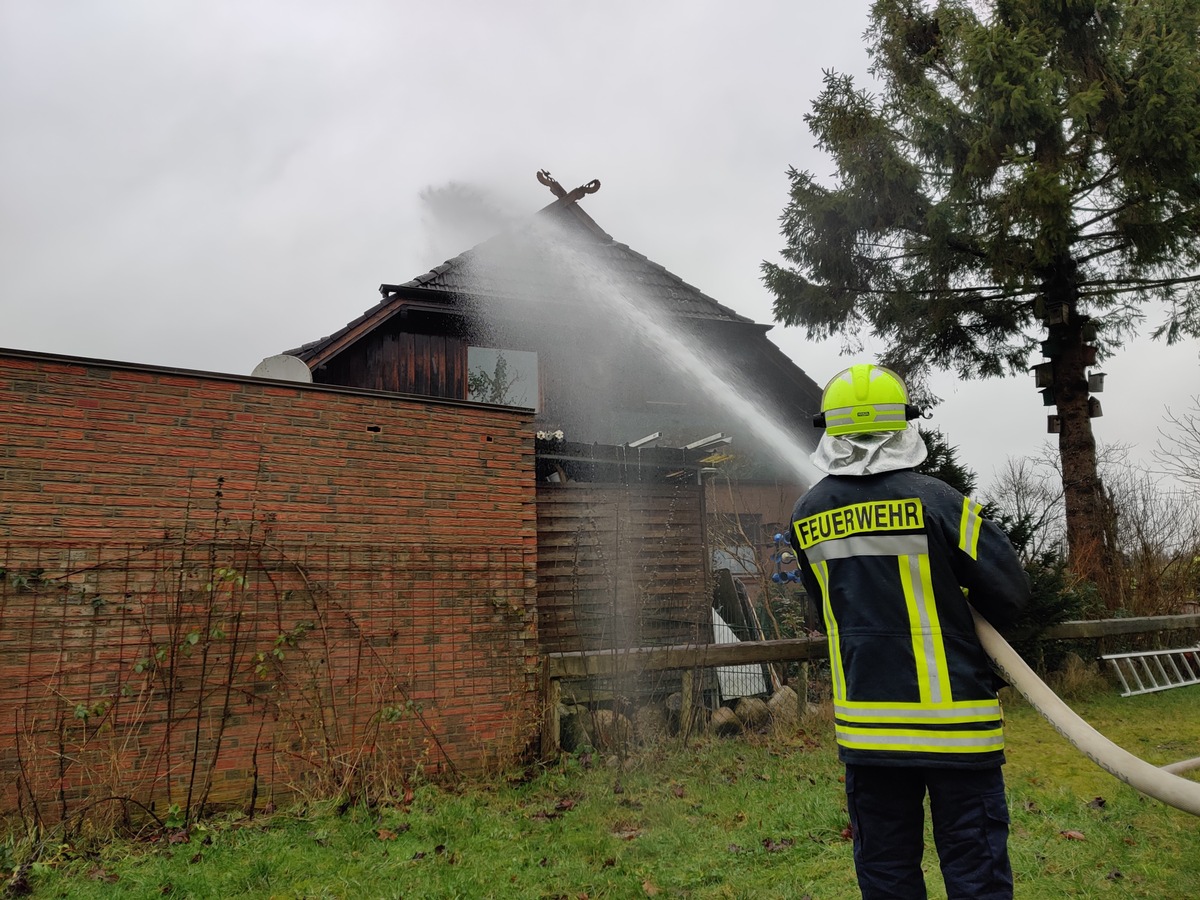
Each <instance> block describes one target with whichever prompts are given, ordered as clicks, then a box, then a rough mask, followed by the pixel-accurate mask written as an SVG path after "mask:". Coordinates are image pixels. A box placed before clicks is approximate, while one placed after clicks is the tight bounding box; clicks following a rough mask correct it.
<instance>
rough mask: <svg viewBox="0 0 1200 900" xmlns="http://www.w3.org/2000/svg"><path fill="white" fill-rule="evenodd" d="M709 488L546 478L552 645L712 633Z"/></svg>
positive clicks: (540, 511)
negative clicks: (705, 491) (705, 520)
mask: <svg viewBox="0 0 1200 900" xmlns="http://www.w3.org/2000/svg"><path fill="white" fill-rule="evenodd" d="M702 515H703V507H702V497H701V494H700V489H699V487H698V486H697V485H696V484H695V483H694V482H692V483H688V484H632V485H601V484H585V483H568V484H563V485H546V484H543V485H539V487H538V491H537V532H538V566H537V591H538V642H539V645H540V647H541V650H542V652H543V653H551V652H557V651H570V650H599V649H610V648H618V649H620V648H627V647H648V646H663V645H671V644H687V643H694V642H696V641H700V640H705V641H707V640H708V639H709V636H710V633H711V625H712V618H711V617H712V613H711V612H710V607H711V605H712V603H711V598H710V596H709V586H708V582H707V577H706V573H705V568H706V567H705V560H704V552H705V551H704V546H703V543H704V537H703V528H702V527H701V522H702Z"/></svg>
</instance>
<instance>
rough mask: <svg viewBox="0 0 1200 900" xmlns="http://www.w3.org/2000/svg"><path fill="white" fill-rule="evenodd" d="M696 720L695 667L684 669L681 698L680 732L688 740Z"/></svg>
mask: <svg viewBox="0 0 1200 900" xmlns="http://www.w3.org/2000/svg"><path fill="white" fill-rule="evenodd" d="M695 722H696V680H695V670H694V669H684V671H683V681H682V684H681V686H680V698H679V733H680V734H682V735H683V739H684V740H687V739H688V737H690V736H691V734H692V726H693V725H694V724H695Z"/></svg>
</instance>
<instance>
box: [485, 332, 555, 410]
mask: <svg viewBox="0 0 1200 900" xmlns="http://www.w3.org/2000/svg"><path fill="white" fill-rule="evenodd" d="M467 399H468V400H476V401H478V402H480V403H496V404H499V405H501V406H527V407H531V408H533V409H539V408H540V407H541V402H540V401H541V393H540V391H539V388H538V359H537V354H536V353H534V352H533V351H530V350H502V349H500V348H498V347H468V348H467Z"/></svg>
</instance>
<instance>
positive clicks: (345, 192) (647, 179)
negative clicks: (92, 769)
mask: <svg viewBox="0 0 1200 900" xmlns="http://www.w3.org/2000/svg"><path fill="white" fill-rule="evenodd" d="M868 8H869V3H868V2H867V0H844V2H841V3H811V2H805V3H797V2H787V0H777V2H770V3H766V2H754V0H743V2H741V3H738V4H730V3H728V2H696V0H687V2H682V0H672V2H645V0H639V2H633V0H630V2H626V0H605V2H576V3H550V2H532V0H507V2H504V3H493V2H486V0H475V2H453V0H443V2H439V3H432V2H429V3H418V2H404V0H392V2H382V0H380V2H372V0H338V2H333V0H328V2H316V0H90V2H84V0H77V2H66V0H0V122H3V126H2V128H0V346H3V347H9V348H16V349H24V350H39V351H46V352H52V353H62V354H70V355H80V356H91V357H98V358H101V359H110V360H123V361H130V362H141V363H151V364H161V365H171V366H180V367H185V368H193V369H203V370H208V371H215V372H234V373H241V374H247V373H249V372H250V371H251V370H252V369H253V368H254V366H255V365H256V364H257V363H258V362H259V360H261V359H262V358H263V357H266V356H270V355H273V354H276V353H279V352H281V351H282V350H285V349H288V348H290V347H295V346H298V345H299V344H302V343H304V342H307V341H310V340H314V339H316V338H319V337H321V336H323V335H326V334H329V333H330V332H332V331H334V330H336V329H337V328H339V327H341V326H342V325H344V324H345V323H346V322H348V321H349V320H351V319H353V318H355V317H357V316H358V315H359V314H360V313H362V311H363V310H365V309H367V308H368V307H370V306H372V305H374V304H375V303H376V302H377V300H378V294H377V292H376V289H377V287H378V285H379V284H380V283H381V282H401V281H406V280H408V279H410V278H412V277H413V276H415V275H417V274H419V273H422V272H424V271H426V270H428V269H430V268H432V267H433V266H435V265H438V264H439V263H441V262H442V261H443V260H445V259H446V258H447V257H449V256H453V255H455V254H457V253H459V252H461V251H462V250H465V249H467V247H468V246H470V245H471V244H472V243H474V242H476V241H478V240H481V239H483V238H486V237H488V236H489V234H488V227H489V225H488V223H487V222H477V223H474V224H472V225H471V226H469V227H466V228H456V227H449V226H448V225H447V224H446V221H445V219H444V217H441V216H439V215H438V214H437V212H438V210H437V204H436V203H433V202H431V198H437V197H440V196H444V195H445V191H444V190H443V189H444V188H445V187H446V185H448V184H451V183H458V184H464V185H468V186H470V187H471V188H472V189H473V190H477V191H478V192H479V195H480V196H481V197H483V198H485V199H486V203H487V205H488V206H490V207H491V208H492V209H494V210H495V211H496V212H497V214H498V217H499V218H501V219H502V218H503V217H505V216H511V217H519V216H524V215H527V214H529V213H532V212H533V211H535V210H536V209H538V208H540V207H541V206H543V205H545V204H546V203H548V202H550V200H551V199H552V197H551V196H550V194H549V192H548V191H547V190H546V189H545V188H544V187H542V186H541V185H539V184H537V182H536V181H535V178H534V173H535V172H536V171H537V170H538V169H540V168H547V169H549V170H550V171H551V172H552V173H553V174H554V175H555V177H557V178H558V179H559V180H560V181H561V182H562V183H563V184H564V186H566V187H567V188H568V189H569V188H572V187H575V186H576V185H578V184H582V183H584V182H586V181H589V180H591V179H593V178H598V179H600V181H601V182H602V183H603V187H602V188H601V190H600V192H599V193H597V194H595V195H593V196H590V197H588V198H586V199H585V200H584V201H583V205H584V208H585V209H586V210H587V211H588V212H589V213H590V214H591V215H592V216H593V218H595V219H596V220H597V221H598V222H599V223H600V225H601V226H602V227H604V228H605V229H606V230H607V231H608V232H609V233H610V234H612V235H613V236H614V237H615V238H616V239H617V240H619V241H622V242H624V243H626V244H629V245H630V246H632V247H633V248H634V249H635V250H637V251H639V252H641V253H643V254H645V255H646V256H648V257H650V258H651V259H653V260H655V261H656V262H659V263H661V264H662V265H664V266H666V267H667V268H668V269H670V270H671V271H673V272H675V273H676V274H677V275H679V276H680V277H682V278H683V279H684V280H686V281H688V282H690V283H691V284H694V285H696V286H697V287H699V288H700V289H701V290H703V291H705V292H706V293H708V294H710V295H712V296H714V297H716V298H717V299H718V300H720V301H721V302H722V303H724V304H726V305H728V306H731V307H733V308H734V309H736V310H737V311H738V312H740V313H742V314H743V315H746V316H750V317H752V318H754V319H756V320H758V321H760V322H764V323H767V322H770V321H771V301H770V297H769V295H768V294H767V292H766V290H765V289H764V288H763V287H762V285H761V283H760V282H759V278H758V275H759V272H758V267H759V264H760V262H761V261H762V260H763V259H767V258H769V259H776V258H777V251H778V249H779V248H780V247H781V246H782V243H783V242H782V240H781V238H780V237H779V235H778V221H777V220H778V216H779V214H780V212H781V211H782V209H783V205H784V203H785V201H786V199H787V188H788V184H787V180H786V177H785V171H786V169H787V167H788V166H789V165H795V166H796V167H798V168H802V169H811V170H813V171H814V172H817V173H819V174H827V173H828V172H829V171H830V169H831V166H830V164H829V162H828V161H827V160H825V159H824V158H823V157H822V156H821V155H820V154H819V153H818V152H817V151H816V150H815V149H814V148H813V146H812V144H813V140H812V138H811V136H810V135H809V133H808V131H807V129H806V127H805V125H804V122H803V114H804V113H805V112H806V111H807V109H808V107H809V103H810V101H811V99H812V98H813V97H814V96H815V93H816V92H817V90H818V89H819V86H820V82H821V73H822V70H823V69H828V68H835V69H838V70H840V71H846V72H851V73H856V74H858V75H860V76H862V75H863V74H864V73H865V69H866V64H867V58H866V52H865V49H864V46H863V43H862V40H861V35H862V32H863V30H864V28H865V26H866V14H867V9H868ZM771 335H772V338H773V339H774V340H775V342H776V343H777V344H778V345H779V346H780V347H781V348H782V349H783V350H784V351H785V352H786V353H787V354H788V355H789V356H790V357H791V358H792V359H793V360H795V361H796V363H797V364H798V365H800V366H801V367H802V368H803V369H805V370H806V371H807V372H808V373H809V374H810V375H811V376H812V377H813V379H814V380H816V381H817V382H818V383H824V382H825V381H826V380H827V379H828V378H829V377H830V376H831V375H832V374H834V373H835V372H836V371H837V370H838V369H840V368H841V367H843V366H844V365H846V364H848V363H849V362H852V361H856V360H851V359H847V358H844V357H842V356H841V355H840V347H839V346H838V345H837V344H836V343H826V344H818V345H814V344H812V343H810V342H808V341H807V340H806V339H805V337H804V335H803V334H802V333H801V332H799V331H798V330H796V329H791V328H788V329H785V328H783V327H782V326H776V328H775V329H774V330H773V331H772V332H771ZM1036 361H1037V360H1033V362H1036ZM1103 368H1104V370H1105V372H1107V373H1108V378H1107V384H1106V391H1105V393H1104V394H1103V395H1101V399H1102V402H1103V406H1104V413H1105V415H1104V417H1103V418H1102V419H1099V420H1096V422H1095V423H1094V424H1095V426H1096V432H1097V436H1098V438H1099V439H1100V440H1101V441H1102V442H1122V443H1126V444H1130V445H1132V447H1133V457H1134V458H1135V459H1143V460H1145V459H1149V452H1150V449H1151V448H1152V447H1153V444H1154V441H1155V438H1156V437H1157V429H1158V428H1159V427H1160V426H1161V425H1162V424H1163V417H1164V412H1165V410H1166V408H1167V407H1168V406H1169V407H1171V408H1172V409H1173V410H1175V411H1176V412H1181V411H1184V410H1186V409H1187V408H1188V407H1189V406H1190V405H1191V399H1190V398H1191V397H1193V396H1194V395H1195V394H1197V393H1200V388H1197V386H1196V384H1197V379H1196V375H1197V371H1198V360H1197V348H1196V344H1195V342H1190V343H1188V344H1186V345H1184V346H1180V347H1174V348H1167V347H1165V345H1162V344H1159V343H1151V342H1150V341H1149V340H1148V339H1142V340H1139V341H1137V342H1136V343H1135V345H1134V346H1133V347H1132V349H1131V350H1130V351H1128V352H1127V353H1125V354H1124V355H1122V356H1121V357H1119V358H1117V359H1114V360H1111V361H1109V362H1108V363H1106V364H1105V365H1104V366H1103ZM935 390H937V391H938V392H939V393H940V394H941V395H942V396H943V397H945V398H946V402H945V403H944V404H943V405H942V406H940V407H939V408H938V409H937V410H936V414H935V418H934V419H933V424H936V425H939V426H941V427H942V428H943V429H944V430H945V431H946V432H947V434H948V435H949V436H950V439H951V441H952V442H953V443H955V444H956V445H958V446H959V447H960V448H961V450H962V453H963V456H964V461H965V462H966V463H967V464H968V465H970V466H972V467H973V468H975V469H976V470H977V471H978V472H979V473H980V474H981V476H982V478H983V481H984V482H985V483H987V482H989V481H990V480H991V477H992V473H993V471H994V470H995V469H996V468H998V467H1000V466H1002V465H1003V463H1004V460H1005V458H1006V457H1008V456H1020V455H1024V454H1030V453H1037V452H1038V451H1039V448H1040V447H1041V445H1042V444H1043V443H1044V442H1045V441H1046V440H1047V435H1046V434H1045V413H1046V410H1045V409H1043V408H1042V406H1041V405H1040V400H1039V397H1038V395H1037V394H1036V392H1035V390H1034V387H1033V383H1032V378H1031V377H1020V378H1011V379H1006V380H1003V381H993V382H986V383H979V382H973V383H966V384H956V383H955V382H954V381H953V380H952V379H950V378H941V379H938V380H937V382H936V383H935Z"/></svg>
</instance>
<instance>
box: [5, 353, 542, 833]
mask: <svg viewBox="0 0 1200 900" xmlns="http://www.w3.org/2000/svg"><path fill="white" fill-rule="evenodd" d="M0 469H2V471H0V569H2V570H3V574H2V576H0V710H3V714H2V715H0V785H3V787H0V812H12V811H13V810H14V809H16V808H18V807H20V808H21V809H22V810H24V811H25V812H26V813H27V814H28V813H30V812H31V811H32V812H33V813H34V814H35V815H37V816H39V817H42V818H55V819H56V818H61V817H62V816H63V815H73V814H75V813H77V812H80V811H81V810H84V809H91V810H93V813H92V814H93V815H95V814H96V813H95V812H94V810H96V809H98V808H101V807H103V806H105V805H107V806H110V807H113V808H116V807H124V806H127V804H126V803H125V802H124V801H121V800H112V801H107V800H105V798H108V797H114V798H120V797H131V798H133V799H135V800H137V801H138V802H140V803H146V804H147V805H149V804H151V803H153V804H155V805H156V808H158V809H159V810H161V809H162V808H164V807H165V806H169V805H171V804H177V805H183V806H186V804H187V802H188V801H190V802H191V804H192V806H193V807H195V806H197V805H198V804H199V803H200V802H201V801H202V800H207V801H208V802H210V803H216V802H236V803H243V804H246V805H249V803H250V802H251V800H252V799H257V801H258V802H260V803H261V802H264V801H265V800H266V799H267V798H269V797H270V796H272V795H273V794H279V793H280V792H285V791H291V790H295V789H305V788H306V787H311V788H312V789H314V790H316V789H323V788H326V787H329V786H334V787H336V788H345V789H349V790H369V789H371V788H372V787H377V788H381V787H384V786H387V785H391V784H395V783H397V779H399V780H401V781H402V780H403V779H405V778H408V777H411V776H412V774H413V773H414V772H415V771H416V770H417V769H418V768H420V769H423V770H424V771H426V772H428V771H431V770H432V771H446V770H449V769H453V770H455V771H462V772H470V771H478V770H480V769H481V768H484V767H486V766H488V765H491V764H503V763H505V762H509V761H511V760H512V759H513V758H514V757H515V756H516V754H518V753H519V752H520V751H521V750H522V749H523V747H524V744H525V742H526V740H527V738H528V736H529V734H530V733H531V731H532V729H533V728H534V727H535V724H536V722H535V718H536V707H537V701H536V697H537V690H536V689H537V683H536V672H537V635H536V609H535V585H534V576H535V557H536V535H535V508H534V478H533V474H532V472H533V442H532V431H531V419H530V414H529V413H525V412H521V411H514V410H505V409H499V408H494V407H487V406H480V405H474V404H464V403H454V402H448V401H424V400H419V399H414V398H403V397H398V396H394V395H392V396H389V395H383V394H375V393H370V392H355V391H351V390H345V389H329V388H325V387H321V386H309V385H295V386H292V385H282V384H277V383H271V382H264V381H259V380H255V379H248V378H237V377H231V376H230V377H227V376H216V375H207V374H202V373H194V372H179V371H173V370H163V369H152V368H147V367H138V366H127V365H123V364H116V363H105V362H97V361H89V360H73V359H64V358H60V357H50V356H44V355H38V354H25V353H18V352H13V351H0ZM97 800H105V802H104V803H102V804H100V806H99V807H98V806H96V802H97ZM80 814H81V815H82V813H81V812H80Z"/></svg>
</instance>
